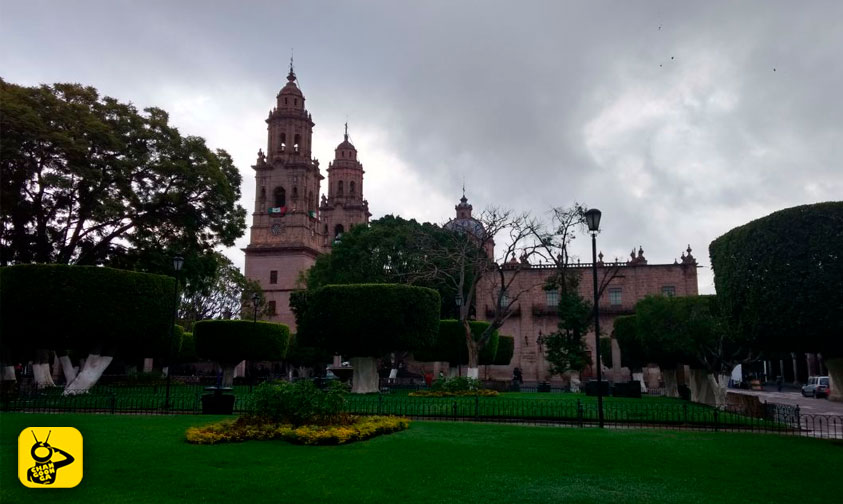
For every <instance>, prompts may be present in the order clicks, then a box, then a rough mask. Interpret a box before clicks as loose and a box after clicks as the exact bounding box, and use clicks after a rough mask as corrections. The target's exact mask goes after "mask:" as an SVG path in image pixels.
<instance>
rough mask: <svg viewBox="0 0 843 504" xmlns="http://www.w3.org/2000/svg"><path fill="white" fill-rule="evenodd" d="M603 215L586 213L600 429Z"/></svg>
mask: <svg viewBox="0 0 843 504" xmlns="http://www.w3.org/2000/svg"><path fill="white" fill-rule="evenodd" d="M601 216H602V213H601V212H600V210H598V209H596V208H592V209H591V210H588V211H587V212H585V222H586V224H587V225H588V230H589V232H591V276H592V277H593V280H594V355H595V356H596V359H595V360H596V361H597V419H598V423H599V425H600V428H601V429H602V428H603V370H602V369H601V367H602V366H601V365H600V309H599V307H598V304H597V303H598V301H599V298H600V294H599V293H598V292H597V232H598V231H599V230H600V217H601Z"/></svg>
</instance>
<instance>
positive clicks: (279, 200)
mask: <svg viewBox="0 0 843 504" xmlns="http://www.w3.org/2000/svg"><path fill="white" fill-rule="evenodd" d="M275 206H276V207H283V206H287V191H285V190H284V188H283V187H281V186H278V187H276V188H275Z"/></svg>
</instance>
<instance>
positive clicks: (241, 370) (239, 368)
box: [234, 360, 246, 378]
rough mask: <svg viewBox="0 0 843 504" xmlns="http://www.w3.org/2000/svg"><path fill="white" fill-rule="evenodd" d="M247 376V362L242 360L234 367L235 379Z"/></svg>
mask: <svg viewBox="0 0 843 504" xmlns="http://www.w3.org/2000/svg"><path fill="white" fill-rule="evenodd" d="M243 376H246V361H244V360H242V361H240V363H239V364H237V365H236V366H235V367H234V377H235V378H240V377H243Z"/></svg>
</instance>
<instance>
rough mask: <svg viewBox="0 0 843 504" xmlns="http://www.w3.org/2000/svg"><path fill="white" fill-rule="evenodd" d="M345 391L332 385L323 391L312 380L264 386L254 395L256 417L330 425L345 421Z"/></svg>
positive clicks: (335, 383) (266, 384)
mask: <svg viewBox="0 0 843 504" xmlns="http://www.w3.org/2000/svg"><path fill="white" fill-rule="evenodd" d="M345 392H346V390H345V387H344V386H343V385H342V384H341V383H339V382H331V383H330V384H329V385H328V387H327V388H326V389H325V390H319V388H318V387H316V385H315V384H314V383H313V382H312V381H310V380H299V381H297V382H295V383H289V382H275V383H262V384H261V385H259V386H258V387H257V388H256V389H255V391H254V393H253V401H254V402H253V405H254V406H253V410H252V414H253V415H254V416H256V417H261V418H266V419H268V420H271V421H273V422H281V423H290V424H293V425H295V426H298V425H305V424H315V425H327V424H331V423H336V422H338V421H340V420H341V417H342V407H343V405H344V404H345Z"/></svg>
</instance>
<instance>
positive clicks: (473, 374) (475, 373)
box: [465, 367, 480, 380]
mask: <svg viewBox="0 0 843 504" xmlns="http://www.w3.org/2000/svg"><path fill="white" fill-rule="evenodd" d="M465 376H466V377H468V378H474V379H475V380H477V379H479V378H480V368H476V367H470V368H467V369H466V370H465Z"/></svg>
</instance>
